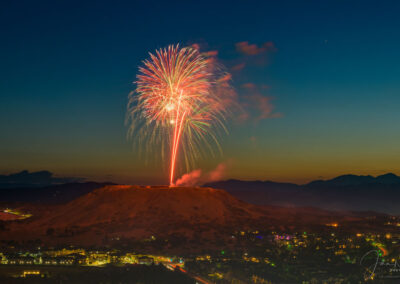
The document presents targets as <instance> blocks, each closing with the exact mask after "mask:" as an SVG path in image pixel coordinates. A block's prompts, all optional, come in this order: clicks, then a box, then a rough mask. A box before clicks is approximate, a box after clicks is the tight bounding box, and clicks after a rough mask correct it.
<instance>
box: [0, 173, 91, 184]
mask: <svg viewBox="0 0 400 284" xmlns="http://www.w3.org/2000/svg"><path fill="white" fill-rule="evenodd" d="M83 180H84V179H83V178H77V177H54V176H53V173H51V172H49V171H38V172H29V171H26V170H25V171H21V172H18V173H14V174H9V175H0V188H18V187H19V188H21V187H25V188H27V187H43V186H49V185H56V184H65V183H75V182H82V181H83Z"/></svg>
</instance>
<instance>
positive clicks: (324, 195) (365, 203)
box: [0, 171, 400, 215]
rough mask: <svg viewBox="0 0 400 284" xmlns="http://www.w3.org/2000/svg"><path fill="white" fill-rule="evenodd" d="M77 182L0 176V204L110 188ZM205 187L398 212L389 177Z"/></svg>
mask: <svg viewBox="0 0 400 284" xmlns="http://www.w3.org/2000/svg"><path fill="white" fill-rule="evenodd" d="M77 181H78V182H77ZM79 181H81V179H77V178H58V177H53V174H52V173H50V172H47V171H41V172H34V173H29V172H27V171H23V172H20V173H17V174H11V175H0V203H1V202H3V203H4V202H39V203H52V204H55V203H66V202H69V201H71V200H74V199H75V198H78V197H80V196H82V195H85V194H87V193H89V192H91V191H93V190H95V189H97V188H100V187H103V186H104V185H110V184H112V183H95V182H86V183H82V182H79ZM71 182H72V183H71ZM204 186H205V187H213V188H218V189H224V190H226V191H227V192H229V193H230V194H232V195H233V196H235V197H236V198H239V199H241V200H243V201H246V202H249V203H252V204H256V205H275V206H289V207H299V206H300V207H304V206H311V207H317V208H321V209H327V210H338V211H342V210H347V211H377V212H383V213H388V214H395V215H399V214H400V206H399V200H400V177H399V176H397V175H395V174H392V173H388V174H384V175H380V176H377V177H373V176H370V175H367V176H357V175H342V176H338V177H336V178H333V179H330V180H316V181H312V182H310V183H308V184H304V185H297V184H293V183H278V182H273V181H241V180H226V181H218V182H213V183H208V184H205V185H204Z"/></svg>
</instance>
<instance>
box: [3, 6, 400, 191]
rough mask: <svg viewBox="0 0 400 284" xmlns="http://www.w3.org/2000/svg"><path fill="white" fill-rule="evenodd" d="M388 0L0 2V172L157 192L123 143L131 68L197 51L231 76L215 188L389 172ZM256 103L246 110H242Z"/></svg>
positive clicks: (392, 89) (205, 165) (394, 104)
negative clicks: (168, 54)
mask: <svg viewBox="0 0 400 284" xmlns="http://www.w3.org/2000/svg"><path fill="white" fill-rule="evenodd" d="M399 11H400V2H399V1H365V0H363V1H348V0H346V1H338V0H335V1H320V0H319V1H244V0H243V1H210V2H207V1H159V2H158V3H157V2H153V1H137V2H136V3H135V1H93V2H90V1H70V0H69V1H40V0H39V1H18V0H13V1H11V0H10V1H3V2H2V4H1V7H0V31H1V33H0V36H1V44H0V62H1V64H0V72H1V74H0V78H1V79H0V121H1V124H0V174H6V173H11V172H15V171H20V170H23V169H27V170H30V171H36V170H50V171H52V172H54V173H55V174H57V175H60V176H79V177H86V178H88V179H90V180H112V181H116V182H127V183H167V180H168V173H167V169H164V170H162V167H161V161H160V163H159V164H158V165H153V164H151V165H146V164H145V163H144V162H143V161H142V160H140V159H139V158H138V153H136V152H135V151H133V149H132V143H131V142H129V141H128V140H127V139H126V131H127V127H126V126H125V124H124V120H125V115H126V104H127V96H128V94H129V92H130V91H132V90H133V89H134V84H133V81H134V80H135V76H136V74H137V70H138V66H140V65H141V61H142V60H143V59H145V58H147V56H148V52H152V51H154V50H155V49H157V48H161V47H165V46H167V45H168V44H176V43H180V44H181V45H191V44H194V43H197V44H199V45H200V46H201V48H202V50H204V51H218V58H219V60H220V62H222V63H223V64H224V65H225V66H226V67H227V68H228V70H230V72H231V73H232V75H233V78H232V79H233V85H234V87H235V89H236V91H237V93H238V95H239V98H240V100H241V103H242V104H243V105H244V109H245V111H246V117H245V118H246V119H239V118H236V119H234V120H233V121H232V122H231V123H229V129H230V134H229V135H228V136H226V137H225V138H224V139H223V140H222V142H221V144H222V145H223V148H224V153H223V155H221V156H217V157H211V156H210V157H206V158H204V159H203V160H199V161H198V163H197V164H198V167H199V168H202V169H205V170H210V169H212V168H215V167H216V166H217V165H218V164H219V163H221V162H225V161H229V164H230V167H229V169H228V171H227V173H226V178H238V179H261V180H267V179H268V180H275V181H291V182H298V183H303V182H307V181H310V180H312V179H317V178H330V177H334V176H337V175H340V174H346V173H353V174H372V175H376V174H382V173H386V172H394V173H396V174H400V150H399V147H398V145H399V142H400V123H399V121H400V111H399V106H400V77H399V75H400V55H399V51H400V36H399V30H400V18H399ZM254 98H256V99H254Z"/></svg>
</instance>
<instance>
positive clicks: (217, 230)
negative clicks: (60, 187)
mask: <svg viewBox="0 0 400 284" xmlns="http://www.w3.org/2000/svg"><path fill="white" fill-rule="evenodd" d="M0 216H1V218H2V221H1V223H0V260H1V267H2V269H3V270H2V271H3V272H7V271H8V272H11V271H14V270H15V269H17V270H18V271H19V272H18V271H17V272H15V273H14V274H13V275H14V276H13V275H10V274H7V275H6V277H8V279H12V281H29V283H30V282H31V281H33V279H34V278H37V277H38V275H40V277H41V278H40V280H44V281H50V282H49V283H186V282H179V281H194V280H195V281H197V282H199V283H224V284H225V283H363V282H364V281H366V280H368V281H374V282H375V283H398V282H396V280H400V265H399V263H400V260H399V257H400V247H399V241H400V240H399V238H400V233H399V231H400V230H399V228H400V219H399V217H397V216H391V215H387V214H380V213H374V212H333V211H326V210H321V209H315V208H311V207H304V208H288V207H286V208H285V207H278V206H261V205H254V204H249V203H246V202H244V201H241V200H239V199H237V198H235V197H233V196H232V195H230V194H229V193H227V192H226V191H224V190H218V189H213V188H202V187H174V188H168V187H149V186H128V185H105V186H101V187H98V188H96V189H94V190H91V191H90V192H88V193H86V194H84V195H81V196H79V197H77V198H75V199H73V200H70V201H68V202H62V203H56V204H54V203H45V202H34V203H21V202H19V203H15V202H8V203H7V202H6V203H4V204H3V209H2V214H1V215H0ZM140 264H146V265H148V266H146V267H142V266H141V265H140ZM153 264H154V265H153ZM375 264H376V265H375ZM58 269H60V270H58ZM152 269H153V270H154V273H150V272H149V271H153V270H152ZM166 269H168V270H171V272H169V271H167V270H166ZM30 270H33V271H39V274H37V275H36V274H29V271H30ZM21 271H22V272H21ZM23 271H28V272H27V273H28V274H27V275H25V276H26V277H28V278H29V279H28V278H26V277H17V278H15V276H16V275H17V276H18V275H22V274H23ZM51 271H52V272H51ZM56 271H60V273H58V272H57V273H56ZM172 271H176V272H172ZM178 271H179V272H178ZM21 273H22V274H21ZM135 273H136V274H137V273H138V275H136V274H135ZM159 273H160V274H159ZM163 273H164V274H163ZM171 273H172V274H171ZM174 273H175V274H174ZM42 275H43V277H42ZM146 275H148V277H150V278H146V277H147V276H146ZM159 275H163V276H160V277H161V278H157V277H159ZM3 276H4V274H3ZM153 276H154V278H153ZM9 277H11V278H9ZM74 277H75V278H74ZM80 277H81V278H80ZM141 277H145V278H141ZM179 277H186V278H179ZM80 279H83V280H82V281H84V282H76V281H78V280H79V281H81V280H80ZM91 279H95V280H96V281H95V282H90V281H92V280H91ZM108 279H112V280H110V281H108ZM160 279H162V280H160ZM51 281H53V282H51ZM68 281H72V282H68ZM74 281H75V282H74ZM98 281H100V282H98ZM101 281H104V282H101ZM135 281H136V282H135ZM5 283H9V282H5ZM11 283H12V282H11ZM188 283H191V282H188Z"/></svg>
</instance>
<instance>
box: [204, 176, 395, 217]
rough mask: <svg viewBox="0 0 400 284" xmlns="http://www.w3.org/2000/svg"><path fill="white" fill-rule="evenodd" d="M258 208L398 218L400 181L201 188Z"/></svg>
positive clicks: (345, 179)
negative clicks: (310, 209) (298, 208)
mask: <svg viewBox="0 0 400 284" xmlns="http://www.w3.org/2000/svg"><path fill="white" fill-rule="evenodd" d="M204 186H209V187H213V188H220V189H224V190H226V191H228V192H229V193H231V194H232V195H234V196H235V197H237V198H239V199H241V200H243V201H246V202H249V203H253V204H258V205H277V206H313V207H318V208H323V209H328V210H348V211H378V212H384V213H388V214H396V215H397V214H400V206H399V200H400V177H398V176H396V175H395V174H392V173H388V174H385V175H381V176H377V177H373V176H370V175H368V176H357V175H342V176H338V177H336V178H333V179H330V180H316V181H312V182H310V183H308V184H305V185H297V184H292V183H276V182H272V181H241V180H226V181H218V182H213V183H208V184H205V185H204Z"/></svg>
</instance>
